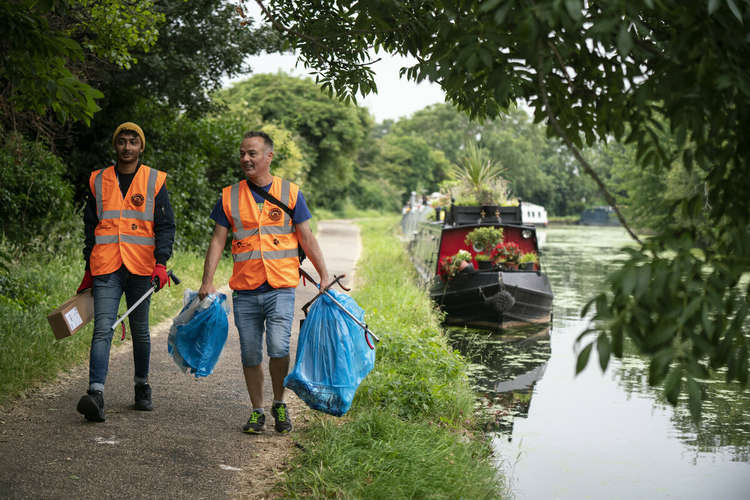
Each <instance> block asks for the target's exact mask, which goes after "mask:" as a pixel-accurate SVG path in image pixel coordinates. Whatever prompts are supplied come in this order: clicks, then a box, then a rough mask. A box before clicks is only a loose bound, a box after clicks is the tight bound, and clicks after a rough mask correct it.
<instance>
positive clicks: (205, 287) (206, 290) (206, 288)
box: [198, 283, 216, 300]
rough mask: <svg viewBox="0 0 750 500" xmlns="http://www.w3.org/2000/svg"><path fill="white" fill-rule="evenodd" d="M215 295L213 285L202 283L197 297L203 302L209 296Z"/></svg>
mask: <svg viewBox="0 0 750 500" xmlns="http://www.w3.org/2000/svg"><path fill="white" fill-rule="evenodd" d="M212 293H216V288H215V287H214V284H213V283H202V284H201V288H200V290H198V297H199V298H200V299H201V300H203V299H205V298H206V297H207V296H208V295H209V294H212Z"/></svg>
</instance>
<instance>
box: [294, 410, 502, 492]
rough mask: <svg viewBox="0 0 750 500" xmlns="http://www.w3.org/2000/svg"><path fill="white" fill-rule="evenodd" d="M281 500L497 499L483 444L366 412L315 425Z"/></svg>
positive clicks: (384, 413) (497, 484)
mask: <svg viewBox="0 0 750 500" xmlns="http://www.w3.org/2000/svg"><path fill="white" fill-rule="evenodd" d="M305 440H306V441H307V442H309V443H310V446H309V448H308V447H307V446H305V450H306V452H305V453H303V454H302V455H300V456H299V457H298V458H297V459H296V460H295V464H294V465H296V467H295V466H293V467H292V468H291V470H290V471H289V472H288V474H287V479H286V481H285V482H284V484H283V485H282V487H281V494H282V496H283V497H284V498H301V497H304V498H337V497H341V498H446V499H447V498H476V499H480V498H481V499H484V498H486V499H489V498H494V499H498V498H503V497H504V495H503V492H502V491H501V486H500V482H499V480H498V478H497V477H496V472H495V470H494V469H493V467H492V464H491V455H490V448H489V445H488V444H487V443H482V442H477V441H475V440H468V439H465V438H464V437H463V436H462V435H460V434H456V433H452V432H445V431H444V430H441V429H439V428H437V427H435V426H433V425H431V424H430V423H419V422H404V421H402V420H400V419H399V418H398V417H396V416H394V415H391V414H390V413H388V412H387V411H383V410H380V409H377V408H373V409H372V410H371V411H368V412H366V413H359V414H358V415H356V416H355V417H353V418H352V419H348V420H346V421H343V422H341V421H336V420H333V419H332V418H321V417H316V418H315V419H314V420H313V425H312V429H311V431H310V432H308V433H306V434H305Z"/></svg>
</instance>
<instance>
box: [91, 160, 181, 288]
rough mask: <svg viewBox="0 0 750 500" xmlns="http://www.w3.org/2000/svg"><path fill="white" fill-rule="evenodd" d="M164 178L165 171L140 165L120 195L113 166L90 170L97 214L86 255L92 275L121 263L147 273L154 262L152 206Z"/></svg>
mask: <svg viewBox="0 0 750 500" xmlns="http://www.w3.org/2000/svg"><path fill="white" fill-rule="evenodd" d="M166 180H167V174H166V173H165V172H160V171H159V170H156V169H154V168H151V167H149V166H146V165H141V166H140V168H139V169H138V171H137V172H136V174H135V175H134V176H133V181H132V182H131V183H130V187H129V188H128V192H127V194H126V195H125V199H123V197H122V191H120V183H119V181H118V180H117V173H116V172H115V167H114V166H111V167H107V168H103V169H100V170H96V171H94V172H92V173H91V177H90V178H89V187H90V188H91V193H92V194H93V195H94V199H95V200H96V213H97V215H98V216H99V224H97V226H96V229H95V230H94V236H95V239H94V249H93V250H92V251H91V258H90V259H89V265H90V267H91V274H92V275H94V276H100V275H102V274H108V273H113V272H115V271H117V270H118V269H119V268H120V266H122V264H125V267H127V268H128V270H129V271H130V272H131V273H133V274H137V275H140V276H150V275H151V272H152V271H153V270H154V265H156V258H155V257H154V248H155V238H154V206H155V204H156V201H155V200H156V195H157V194H158V193H159V191H161V188H162V186H164V182H165V181H166Z"/></svg>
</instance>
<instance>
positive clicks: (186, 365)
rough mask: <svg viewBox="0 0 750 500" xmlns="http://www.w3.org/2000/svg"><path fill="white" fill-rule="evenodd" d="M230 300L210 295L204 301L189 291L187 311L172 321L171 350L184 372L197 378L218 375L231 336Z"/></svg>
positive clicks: (181, 312) (169, 347)
mask: <svg viewBox="0 0 750 500" xmlns="http://www.w3.org/2000/svg"><path fill="white" fill-rule="evenodd" d="M226 300H227V296H226V295H225V294H223V293H219V294H214V293H212V294H210V295H208V296H207V297H206V298H204V299H203V300H200V298H199V297H198V292H195V291H193V290H186V291H185V295H184V297H183V304H184V307H183V308H182V311H180V314H178V315H177V317H176V318H175V319H174V320H173V321H172V327H171V328H170V330H169V336H168V338H167V350H168V351H169V354H170V355H171V356H172V359H173V360H174V362H175V363H176V364H177V366H179V367H180V369H181V370H182V371H183V372H187V371H188V370H190V373H192V374H194V375H195V377H196V378H198V377H206V376H208V375H211V373H212V372H213V371H214V367H215V366H216V363H217V362H218V361H219V355H221V351H222V349H224V344H225V343H226V340H227V333H228V332H229V320H228V319H227V317H228V315H229V309H228V306H227V304H226Z"/></svg>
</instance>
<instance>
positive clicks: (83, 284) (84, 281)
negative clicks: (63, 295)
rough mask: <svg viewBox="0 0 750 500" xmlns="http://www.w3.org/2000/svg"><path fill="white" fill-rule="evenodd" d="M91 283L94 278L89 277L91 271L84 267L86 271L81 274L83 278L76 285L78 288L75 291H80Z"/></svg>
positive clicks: (92, 283) (87, 287)
mask: <svg viewBox="0 0 750 500" xmlns="http://www.w3.org/2000/svg"><path fill="white" fill-rule="evenodd" d="M93 285H94V279H93V278H92V277H91V271H89V270H88V269H86V272H85V273H84V275H83V279H82V280H81V284H80V285H78V290H76V293H81V292H82V291H84V290H87V289H89V288H91V287H92V286H93Z"/></svg>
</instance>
